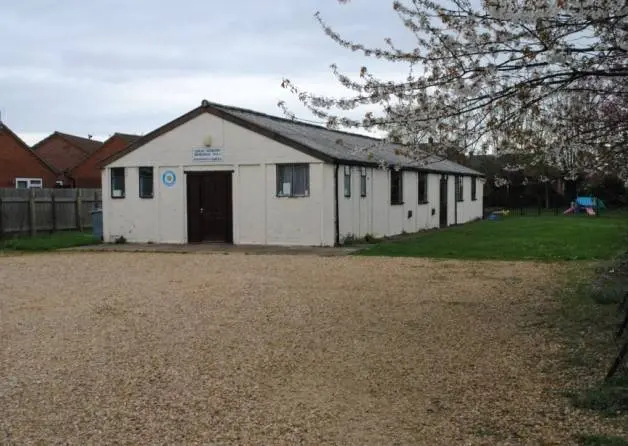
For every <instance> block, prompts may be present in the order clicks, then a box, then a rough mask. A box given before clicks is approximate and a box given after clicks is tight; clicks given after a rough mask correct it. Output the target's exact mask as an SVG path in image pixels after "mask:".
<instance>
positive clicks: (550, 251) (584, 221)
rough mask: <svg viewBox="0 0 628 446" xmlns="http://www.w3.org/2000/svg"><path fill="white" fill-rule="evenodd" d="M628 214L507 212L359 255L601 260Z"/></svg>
mask: <svg viewBox="0 0 628 446" xmlns="http://www.w3.org/2000/svg"><path fill="white" fill-rule="evenodd" d="M627 229H628V214H625V213H611V212H609V213H606V214H604V215H603V216H599V217H587V216H580V215H579V216H562V215H561V216H539V217H518V216H509V217H505V218H503V219H502V220H499V221H489V220H483V221H478V222H475V223H468V224H466V225H462V226H456V227H451V228H447V229H443V230H441V231H430V232H422V233H418V234H414V235H412V236H408V237H403V238H402V239H399V240H394V241H384V242H381V243H378V244H375V245H372V246H370V247H367V248H365V249H364V250H361V251H360V252H359V253H357V255H366V256H394V257H432V258H454V259H476V260H482V259H485V260H537V261H563V260H603V259H610V258H612V257H613V256H615V255H616V254H617V249H618V246H621V244H622V243H621V242H622V241H623V239H624V238H625V236H626V230H627Z"/></svg>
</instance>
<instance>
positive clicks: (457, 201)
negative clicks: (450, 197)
mask: <svg viewBox="0 0 628 446" xmlns="http://www.w3.org/2000/svg"><path fill="white" fill-rule="evenodd" d="M456 203H464V200H456Z"/></svg>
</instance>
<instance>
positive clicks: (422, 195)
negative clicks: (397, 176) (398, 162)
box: [418, 172, 427, 204]
mask: <svg viewBox="0 0 628 446" xmlns="http://www.w3.org/2000/svg"><path fill="white" fill-rule="evenodd" d="M418 194H419V204H426V203H427V173H425V172H419V191H418Z"/></svg>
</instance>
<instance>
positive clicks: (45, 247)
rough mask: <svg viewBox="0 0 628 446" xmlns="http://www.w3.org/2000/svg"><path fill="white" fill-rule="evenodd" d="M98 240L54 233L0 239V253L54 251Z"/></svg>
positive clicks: (81, 234) (82, 235)
mask: <svg viewBox="0 0 628 446" xmlns="http://www.w3.org/2000/svg"><path fill="white" fill-rule="evenodd" d="M99 243H100V240H99V239H98V238H96V237H94V236H93V235H92V234H90V233H86V232H55V233H53V234H41V235H36V236H34V237H14V238H8V239H0V252H2V251H8V252H15V251H26V252H38V251H54V250H57V249H63V248H72V247H76V246H86V245H96V244H99Z"/></svg>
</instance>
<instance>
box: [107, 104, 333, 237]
mask: <svg viewBox="0 0 628 446" xmlns="http://www.w3.org/2000/svg"><path fill="white" fill-rule="evenodd" d="M208 136H211V138H212V146H213V147H219V148H222V149H223V160H222V161H221V162H194V161H193V160H192V149H193V148H202V147H203V143H204V141H205V140H206V138H207V137H208ZM277 163H308V164H309V165H310V195H309V197H302V198H284V197H277V196H276V164H277ZM140 166H153V167H154V175H155V180H154V181H155V183H154V197H153V198H152V199H141V198H139V190H138V189H139V188H138V184H139V178H138V167H140ZM113 167H125V174H126V196H125V198H123V199H113V198H111V191H110V184H111V183H110V169H111V168H113ZM166 170H172V171H173V172H174V173H175V175H176V177H177V181H176V184H175V186H173V187H166V186H165V185H164V184H163V182H162V177H161V176H162V174H163V173H164V172H165V171H166ZM212 170H230V171H233V177H232V178H233V206H232V207H233V224H234V228H233V236H234V243H236V244H279V245H333V244H334V204H333V195H332V194H333V192H332V191H333V168H332V166H329V165H325V164H324V163H322V162H321V161H320V160H318V159H316V158H313V157H311V156H309V155H306V154H304V153H302V152H299V151H297V150H295V149H293V148H291V147H288V146H285V145H282V144H280V143H277V142H275V141H273V140H271V139H268V138H265V137H263V136H262V135H259V134H257V133H255V132H252V131H250V130H247V129H245V128H243V127H239V126H236V125H234V124H232V123H230V122H227V121H224V120H222V119H220V118H218V117H216V116H213V115H210V114H208V113H205V114H202V115H199V116H198V117H196V118H194V119H192V120H190V121H188V122H187V123H185V124H183V125H181V126H179V127H177V128H175V129H173V130H171V131H170V132H168V133H165V134H163V135H161V136H159V137H158V138H156V139H154V140H152V141H150V142H148V143H147V144H146V145H144V146H142V147H140V148H138V149H137V150H135V151H133V152H131V153H129V154H127V155H125V156H123V157H122V158H120V159H118V160H116V161H114V162H113V163H111V165H109V166H107V168H106V169H104V170H103V184H104V185H106V186H105V187H104V190H103V219H104V227H103V230H104V239H105V241H106V242H112V241H114V240H115V239H116V238H117V237H119V236H124V237H125V238H126V239H127V240H128V241H130V242H161V243H186V242H187V209H186V208H187V191H186V182H185V172H186V171H212ZM327 197H328V198H327Z"/></svg>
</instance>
